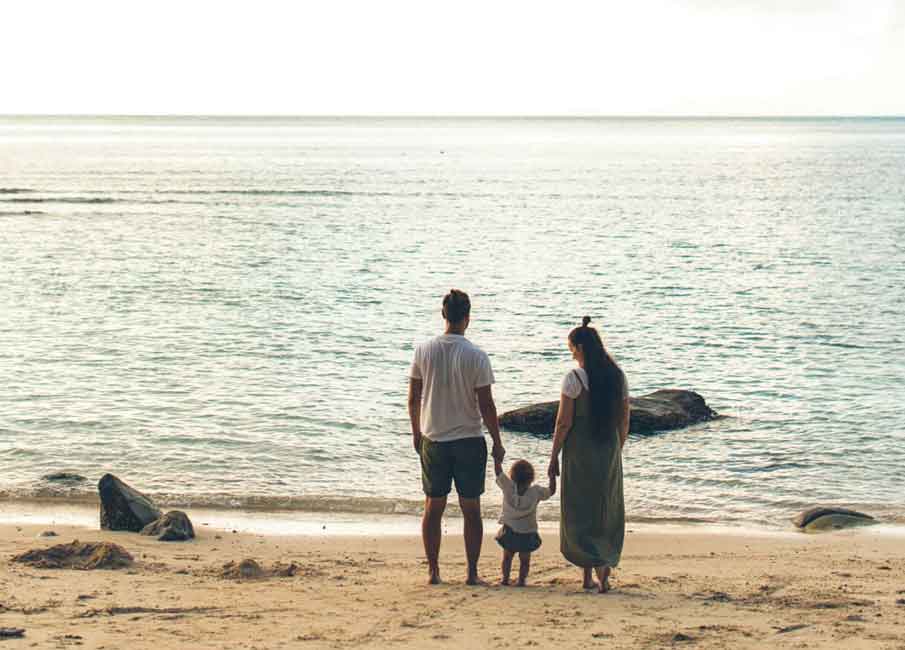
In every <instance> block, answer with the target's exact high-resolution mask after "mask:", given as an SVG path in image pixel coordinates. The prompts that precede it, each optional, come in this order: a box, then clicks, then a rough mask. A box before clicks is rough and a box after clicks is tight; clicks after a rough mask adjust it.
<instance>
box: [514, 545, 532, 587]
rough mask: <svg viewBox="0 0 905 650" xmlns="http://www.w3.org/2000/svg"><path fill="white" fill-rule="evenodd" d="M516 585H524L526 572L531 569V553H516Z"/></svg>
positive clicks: (526, 576)
mask: <svg viewBox="0 0 905 650" xmlns="http://www.w3.org/2000/svg"><path fill="white" fill-rule="evenodd" d="M518 562H519V564H518V583H517V584H518V586H519V587H524V586H525V581H526V580H528V572H529V571H530V570H531V553H519V554H518Z"/></svg>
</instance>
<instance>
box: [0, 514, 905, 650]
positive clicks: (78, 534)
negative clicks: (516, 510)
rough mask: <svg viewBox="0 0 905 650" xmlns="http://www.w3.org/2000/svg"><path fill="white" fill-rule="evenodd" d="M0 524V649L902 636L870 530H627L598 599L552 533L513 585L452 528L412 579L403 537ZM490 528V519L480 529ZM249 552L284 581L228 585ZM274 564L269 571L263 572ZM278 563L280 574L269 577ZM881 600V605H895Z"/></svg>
mask: <svg viewBox="0 0 905 650" xmlns="http://www.w3.org/2000/svg"><path fill="white" fill-rule="evenodd" d="M46 528H47V526H36V525H21V526H16V525H12V524H2V525H0V627H21V628H25V630H26V633H25V637H24V638H23V639H10V640H0V647H2V648H4V649H5V648H26V647H39V648H61V647H70V646H81V647H84V648H130V649H132V648H155V649H160V648H170V647H177V646H181V645H185V646H186V647H191V648H346V647H360V646H365V647H394V648H446V647H455V648H479V647H491V648H497V647H524V646H537V647H553V646H556V647H558V648H588V647H616V648H623V647H624V648H629V647H631V648H637V647H649V648H654V647H688V648H716V647H720V648H737V647H750V648H755V647H756V648H764V647H796V648H798V647H801V648H803V647H808V648H817V647H827V648H830V647H833V648H838V647H842V646H845V647H846V648H905V543H903V542H905V538H903V537H901V536H896V535H894V534H892V533H890V532H888V531H887V532H884V531H882V530H880V529H877V528H873V529H863V530H858V531H850V532H839V533H832V534H824V535H805V534H794V533H793V534H769V533H751V532H743V531H740V532H736V533H721V534H716V533H713V532H712V531H709V530H705V529H700V528H698V529H695V528H693V527H692V528H684V529H678V528H668V527H661V528H655V529H652V528H650V527H644V528H641V527H640V526H629V530H630V531H632V532H630V533H629V534H628V536H627V541H626V552H625V555H624V556H623V564H622V567H621V569H620V570H619V571H618V572H617V574H616V576H615V579H614V581H613V582H614V587H615V591H614V592H612V593H610V594H607V595H598V594H595V593H589V592H582V591H581V590H580V589H579V588H578V587H579V581H578V578H579V576H578V571H577V570H576V569H574V568H572V567H569V566H568V565H566V564H565V562H564V561H563V559H562V557H561V556H560V555H559V552H558V550H557V539H556V536H555V534H552V533H547V534H545V535H544V539H545V543H544V546H543V547H542V548H541V550H540V551H538V552H537V553H536V554H535V557H534V566H533V571H532V575H531V577H530V585H529V586H528V587H527V588H524V589H519V588H516V587H500V586H498V585H497V582H498V579H499V574H498V564H499V559H500V553H499V549H498V547H497V546H496V544H495V543H494V541H493V540H492V539H491V538H490V537H488V538H487V540H486V543H485V546H484V554H483V557H482V559H481V570H482V575H483V577H484V578H486V579H487V580H488V581H491V585H492V586H486V587H467V586H465V585H464V584H462V577H463V573H464V569H463V565H462V563H463V551H462V541H461V537H459V536H458V535H450V536H448V537H446V538H445V539H444V547H443V550H442V569H443V573H444V579H445V580H446V581H447V582H446V583H445V584H443V585H441V586H438V587H429V586H428V585H427V584H425V579H426V569H425V565H424V561H423V553H422V550H421V546H420V539H419V538H417V537H416V536H380V537H363V536H355V537H352V536H347V537H327V536H308V537H278V536H270V537H261V536H256V535H250V534H233V533H231V532H229V531H218V530H213V529H210V528H203V527H200V526H199V527H198V528H199V530H198V533H199V538H198V539H197V540H196V541H194V542H188V543H163V542H158V541H156V540H154V539H151V538H146V537H140V536H138V535H135V534H129V533H108V532H100V531H97V530H90V529H86V528H77V527H72V526H55V527H53V529H54V530H55V531H56V532H57V533H58V535H59V536H58V537H55V538H49V539H45V538H41V539H38V538H36V535H37V534H38V533H39V532H41V530H44V529H46ZM488 531H489V529H488ZM73 539H79V540H81V541H83V542H86V541H103V540H106V541H112V542H115V543H117V544H120V545H122V546H123V547H125V548H126V549H127V550H128V551H129V552H130V553H132V555H134V557H135V559H136V563H135V565H134V566H133V567H132V568H127V569H119V570H110V571H107V570H95V571H77V570H62V569H36V568H31V567H29V566H26V565H22V564H16V563H11V562H10V561H9V560H10V558H11V557H12V556H13V555H16V554H19V553H23V552H24V551H27V550H29V549H32V548H40V547H47V546H51V545H53V544H57V543H62V542H70V541H72V540H73ZM248 558H250V559H254V560H256V561H257V562H258V563H260V564H261V565H263V566H264V568H265V569H270V568H271V567H272V566H273V565H274V564H275V563H281V564H282V567H283V568H285V567H286V566H287V565H290V564H291V563H293V562H294V563H295V564H296V565H297V566H296V567H295V574H294V575H293V576H291V577H280V576H277V577H268V578H263V579H251V580H242V579H237V578H235V577H228V576H226V575H224V572H223V566H224V565H225V564H227V563H229V562H234V563H235V564H234V565H233V567H232V571H231V572H230V571H227V572H226V573H227V574H230V573H231V575H232V576H235V575H237V571H236V565H237V564H238V563H239V562H241V561H242V560H244V559H248ZM277 568H278V569H280V567H277ZM277 573H280V572H279V571H278V572H277ZM897 601H898V602H897Z"/></svg>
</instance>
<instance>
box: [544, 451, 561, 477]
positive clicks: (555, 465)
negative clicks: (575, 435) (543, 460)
mask: <svg viewBox="0 0 905 650" xmlns="http://www.w3.org/2000/svg"><path fill="white" fill-rule="evenodd" d="M547 476H549V477H550V480H551V481H555V480H556V477H557V476H559V457H557V456H554V457H553V458H551V459H550V466H549V467H548V468H547Z"/></svg>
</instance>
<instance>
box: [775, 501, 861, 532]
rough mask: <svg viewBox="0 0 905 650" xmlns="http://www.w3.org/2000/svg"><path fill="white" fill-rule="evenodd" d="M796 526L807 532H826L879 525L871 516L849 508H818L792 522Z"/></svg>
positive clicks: (806, 511)
mask: <svg viewBox="0 0 905 650" xmlns="http://www.w3.org/2000/svg"><path fill="white" fill-rule="evenodd" d="M792 521H793V522H794V523H795V525H796V526H797V527H798V528H800V529H802V530H804V531H807V532H819V531H825V530H841V529H843V528H854V527H856V526H869V525H871V524H875V523H877V521H876V519H874V518H873V517H871V516H870V515H866V514H864V513H863V512H858V511H856V510H848V509H847V508H824V507H817V508H811V509H810V510H805V511H804V512H802V513H800V514H799V515H798V516H797V517H795V519H793V520H792Z"/></svg>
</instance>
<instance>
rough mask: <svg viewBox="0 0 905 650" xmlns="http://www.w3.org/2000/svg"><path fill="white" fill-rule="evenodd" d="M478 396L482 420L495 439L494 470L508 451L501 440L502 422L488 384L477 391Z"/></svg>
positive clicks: (493, 452)
mask: <svg viewBox="0 0 905 650" xmlns="http://www.w3.org/2000/svg"><path fill="white" fill-rule="evenodd" d="M475 393H477V395H478V408H479V409H480V410H481V418H483V420H484V426H486V427H487V431H488V432H489V433H490V437H491V439H493V451H492V452H491V453H492V455H493V462H494V470H496V467H497V466H498V465H501V464H502V463H503V458H505V456H506V450H505V449H503V441H502V440H501V439H500V420H499V418H498V417H497V414H496V404H494V402H493V389H492V388H491V387H490V385H489V384H488V385H487V386H481V387H480V388H476V389H475Z"/></svg>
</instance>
